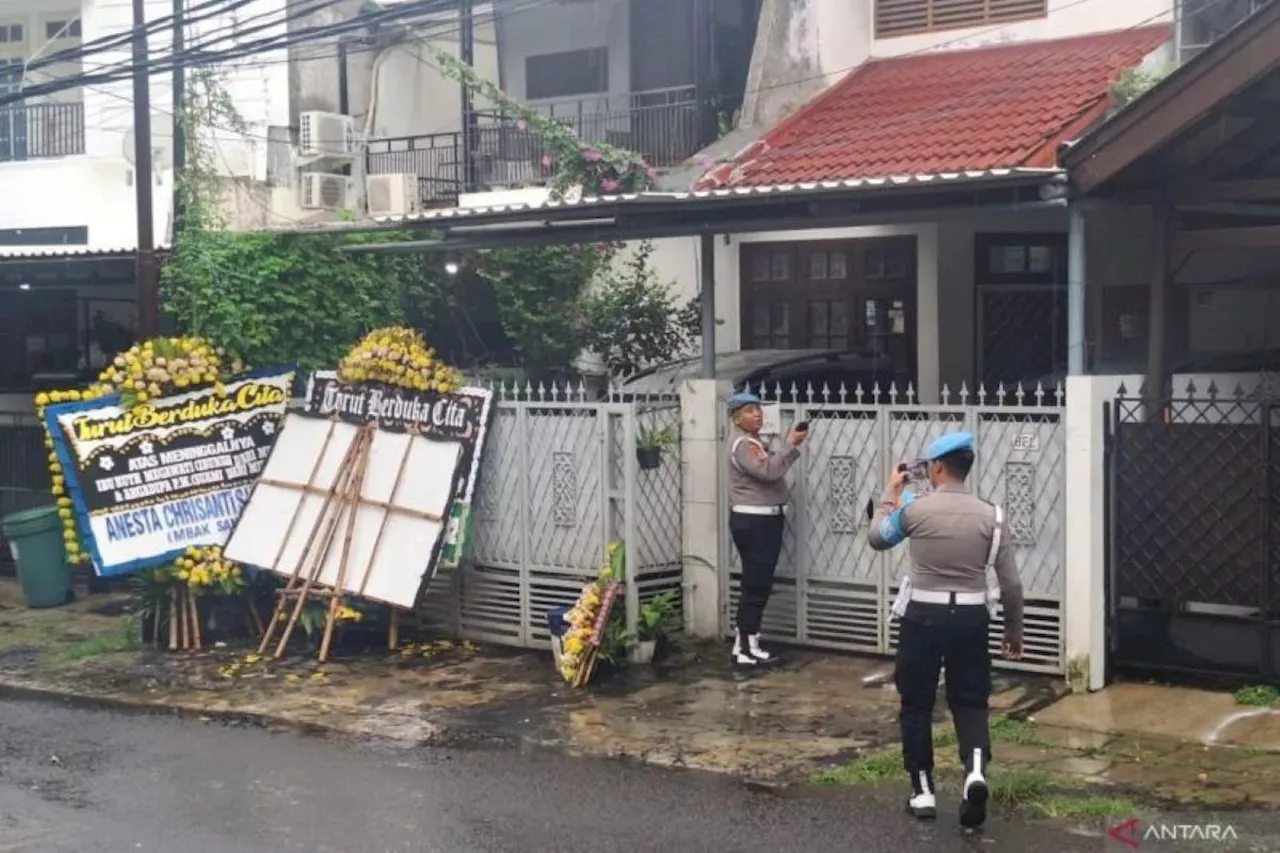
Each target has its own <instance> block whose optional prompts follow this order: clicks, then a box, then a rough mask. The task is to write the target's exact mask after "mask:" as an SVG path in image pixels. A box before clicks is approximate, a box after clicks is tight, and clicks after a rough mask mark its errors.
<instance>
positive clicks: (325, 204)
mask: <svg viewBox="0 0 1280 853" xmlns="http://www.w3.org/2000/svg"><path fill="white" fill-rule="evenodd" d="M350 194H351V179H350V178H348V177H347V176H346V175H331V174H329V173H328V172H303V173H302V199H301V202H300V203H301V205H302V207H303V208H304V209H306V210H341V209H344V208H347V207H350V204H349V203H348V202H347V199H348V198H349V197H350Z"/></svg>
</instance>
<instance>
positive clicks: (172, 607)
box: [169, 586, 178, 652]
mask: <svg viewBox="0 0 1280 853" xmlns="http://www.w3.org/2000/svg"><path fill="white" fill-rule="evenodd" d="M177 650H178V588H177V587H176V586H173V587H169V651H171V652H174V651H177Z"/></svg>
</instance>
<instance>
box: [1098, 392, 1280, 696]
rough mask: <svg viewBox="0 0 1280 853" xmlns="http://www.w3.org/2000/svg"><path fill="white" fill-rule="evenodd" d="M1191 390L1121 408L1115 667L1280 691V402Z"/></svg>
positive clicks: (1114, 509) (1111, 457)
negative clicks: (1274, 686) (1273, 686)
mask: <svg viewBox="0 0 1280 853" xmlns="http://www.w3.org/2000/svg"><path fill="white" fill-rule="evenodd" d="M1216 391H1217V389H1215V388H1213V387H1212V386H1210V388H1209V389H1208V390H1207V392H1201V393H1199V394H1197V389H1196V388H1195V386H1194V385H1193V384H1189V385H1188V387H1187V388H1186V389H1185V390H1184V391H1183V396H1182V397H1179V398H1176V399H1172V400H1167V401H1151V400H1147V399H1142V398H1140V397H1128V396H1126V391H1125V389H1124V388H1123V387H1122V388H1121V389H1120V395H1121V396H1120V397H1118V398H1117V399H1116V400H1115V401H1114V404H1113V408H1112V412H1111V418H1110V424H1109V426H1110V434H1109V446H1108V523H1109V528H1110V529H1109V534H1110V536H1109V538H1110V547H1109V559H1108V575H1109V585H1108V615H1109V629H1110V630H1109V644H1110V651H1111V661H1112V664H1113V666H1116V667H1119V668H1129V669H1136V670H1182V671H1187V672H1194V673H1198V674H1203V675H1211V676H1215V677H1220V676H1224V675H1225V676H1235V677H1238V678H1241V679H1246V678H1247V679H1252V680H1262V681H1271V682H1274V683H1280V523H1277V521H1276V518H1277V514H1278V513H1280V401H1278V400H1270V399H1263V398H1252V397H1247V396H1245V395H1244V394H1242V393H1240V392H1239V391H1238V390H1237V392H1236V393H1235V394H1232V395H1230V396H1224V397H1219V396H1218V394H1217V393H1216Z"/></svg>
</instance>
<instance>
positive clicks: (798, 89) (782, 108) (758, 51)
mask: <svg viewBox="0 0 1280 853" xmlns="http://www.w3.org/2000/svg"><path fill="white" fill-rule="evenodd" d="M873 2H874V0H853V2H849V0H764V2H763V4H762V6H761V10H760V22H759V26H758V28H757V30H756V44H755V49H754V51H753V52H752V55H751V67H750V70H749V71H748V72H747V87H746V89H747V91H746V97H745V99H744V101H743V105H742V118H741V123H742V124H743V125H744V126H751V127H758V128H767V127H769V126H771V125H773V124H775V123H776V122H778V121H780V120H781V119H783V118H784V117H786V116H788V115H790V114H791V113H793V112H795V111H796V110H798V109H799V108H800V107H802V106H804V104H805V103H807V102H808V101H809V100H810V99H811V98H812V97H813V96H814V95H816V94H817V93H819V92H821V91H822V90H823V89H825V88H826V87H827V86H829V85H831V84H832V83H834V82H836V81H837V80H839V79H840V78H841V77H843V76H844V75H845V74H846V73H847V72H848V71H849V70H850V69H852V68H855V67H857V66H858V65H861V64H862V63H863V62H864V61H866V59H867V57H868V56H869V55H870V46H871V45H870V33H871V4H872V3H873Z"/></svg>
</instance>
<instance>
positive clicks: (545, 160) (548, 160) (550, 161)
mask: <svg viewBox="0 0 1280 853" xmlns="http://www.w3.org/2000/svg"><path fill="white" fill-rule="evenodd" d="M555 162H556V160H555V158H554V157H552V156H551V155H550V154H543V155H542V165H544V166H546V167H547V168H548V169H550V168H551V167H552V166H553V165H554V164H555Z"/></svg>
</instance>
